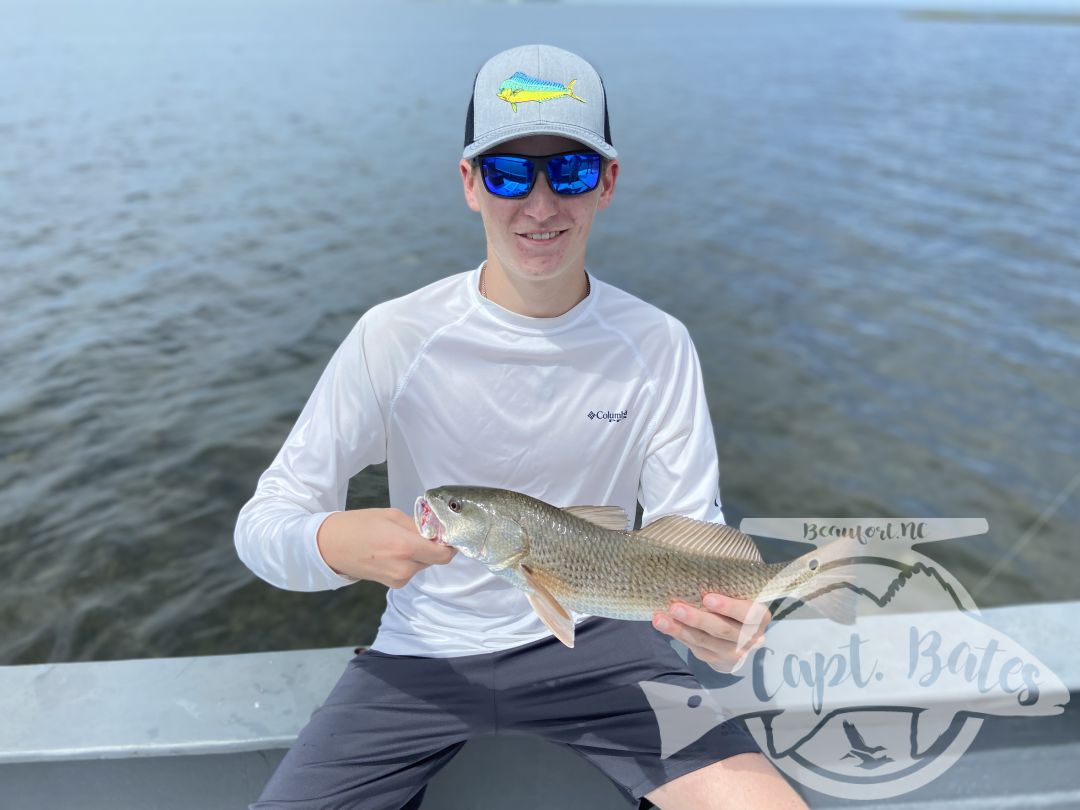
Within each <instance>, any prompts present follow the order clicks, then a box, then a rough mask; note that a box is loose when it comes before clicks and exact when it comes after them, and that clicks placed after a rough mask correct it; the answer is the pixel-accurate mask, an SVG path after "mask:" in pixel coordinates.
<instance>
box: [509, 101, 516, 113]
mask: <svg viewBox="0 0 1080 810" xmlns="http://www.w3.org/2000/svg"><path fill="white" fill-rule="evenodd" d="M510 109H511V110H513V111H514V112H517V103H516V102H513V101H511V102H510Z"/></svg>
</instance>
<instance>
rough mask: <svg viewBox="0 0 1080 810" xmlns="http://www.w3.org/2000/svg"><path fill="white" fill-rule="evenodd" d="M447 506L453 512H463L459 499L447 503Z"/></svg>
mask: <svg viewBox="0 0 1080 810" xmlns="http://www.w3.org/2000/svg"><path fill="white" fill-rule="evenodd" d="M446 505H447V506H449V507H450V511H451V512H460V511H461V501H459V500H458V499H457V498H451V499H450V500H449V501H447V503H446Z"/></svg>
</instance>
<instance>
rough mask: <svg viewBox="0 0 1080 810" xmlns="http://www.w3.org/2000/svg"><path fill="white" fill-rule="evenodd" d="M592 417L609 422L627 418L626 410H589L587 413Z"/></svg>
mask: <svg viewBox="0 0 1080 810" xmlns="http://www.w3.org/2000/svg"><path fill="white" fill-rule="evenodd" d="M586 416H588V417H589V418H590V419H600V420H602V421H607V422H621V421H622V420H623V419H626V418H627V412H626V411H589V412H588V414H586Z"/></svg>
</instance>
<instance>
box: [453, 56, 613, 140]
mask: <svg viewBox="0 0 1080 810" xmlns="http://www.w3.org/2000/svg"><path fill="white" fill-rule="evenodd" d="M526 135H562V136H563V137H566V138H572V139H573V140H575V141H578V142H580V143H583V144H586V145H587V146H589V147H590V148H591V149H595V150H596V151H597V152H599V153H600V154H601V155H603V156H604V157H606V158H615V157H618V152H616V151H615V147H614V146H612V145H611V126H610V124H609V123H608V111H607V95H606V94H605V93H604V83H603V81H601V79H600V74H599V73H597V72H596V69H595V68H593V66H592V65H590V64H589V63H588V62H586V61H585V60H584V59H582V58H581V57H580V56H577V55H576V54H572V53H570V52H569V51H564V50H563V49H562V48H555V47H552V46H551V45H523V46H521V47H520V48H511V49H510V50H508V51H503V52H502V53H499V54H496V55H495V56H493V57H491V59H489V60H488V61H487V62H486V63H485V64H484V66H483V67H482V68H480V72H479V73H477V74H476V80H475V81H474V82H473V93H472V98H471V99H469V112H468V115H467V117H466V119H465V151H464V152H463V153H462V157H463V158H465V159H466V160H468V159H470V158H473V157H475V156H476V155H479V154H480V153H481V152H486V151H489V150H490V149H491V148H492V147H494V146H498V145H499V144H500V143H503V142H504V141H509V140H512V139H514V138H521V137H524V136H526Z"/></svg>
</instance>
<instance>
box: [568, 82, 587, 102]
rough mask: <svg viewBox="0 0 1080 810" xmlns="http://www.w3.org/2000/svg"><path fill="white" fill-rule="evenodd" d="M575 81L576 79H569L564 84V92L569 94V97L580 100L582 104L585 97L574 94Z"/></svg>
mask: <svg viewBox="0 0 1080 810" xmlns="http://www.w3.org/2000/svg"><path fill="white" fill-rule="evenodd" d="M576 83H577V79H571V80H570V82H569V83H568V84H567V85H566V94H567V95H568V96H570V98H572V99H575V100H577V101H580V102H581V103H582V104H584V103H585V99H583V98H582V97H581V96H575V95H574V85H575V84H576Z"/></svg>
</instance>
